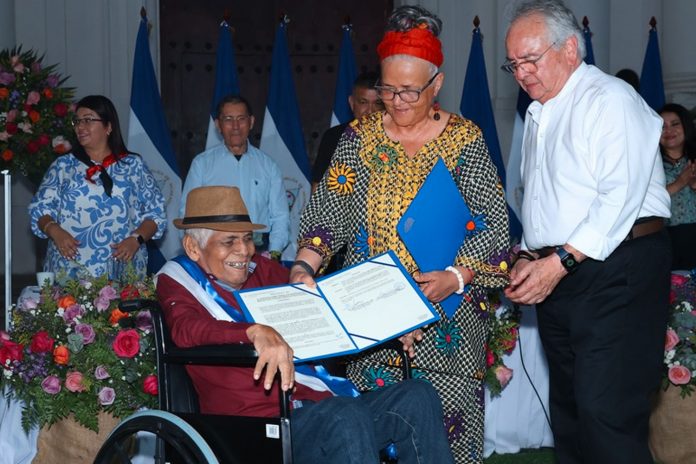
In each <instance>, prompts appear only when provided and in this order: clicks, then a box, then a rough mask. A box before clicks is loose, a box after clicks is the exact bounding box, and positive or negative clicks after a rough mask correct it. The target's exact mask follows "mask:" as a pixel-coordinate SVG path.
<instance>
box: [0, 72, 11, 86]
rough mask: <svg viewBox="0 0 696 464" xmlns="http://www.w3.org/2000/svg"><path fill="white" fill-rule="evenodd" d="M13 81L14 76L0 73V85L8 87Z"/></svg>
mask: <svg viewBox="0 0 696 464" xmlns="http://www.w3.org/2000/svg"><path fill="white" fill-rule="evenodd" d="M14 81H15V77H14V74H12V73H8V72H0V85H10V84H11V83H13V82H14Z"/></svg>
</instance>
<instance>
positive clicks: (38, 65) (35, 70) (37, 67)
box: [31, 61, 41, 74]
mask: <svg viewBox="0 0 696 464" xmlns="http://www.w3.org/2000/svg"><path fill="white" fill-rule="evenodd" d="M39 71H41V63H39V62H38V61H34V62H33V63H32V64H31V72H33V73H34V74H36V73H38V72H39Z"/></svg>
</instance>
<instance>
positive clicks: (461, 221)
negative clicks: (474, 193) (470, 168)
mask: <svg viewBox="0 0 696 464" xmlns="http://www.w3.org/2000/svg"><path fill="white" fill-rule="evenodd" d="M471 219H472V214H471V210H470V209H469V207H468V206H467V204H466V202H465V201H464V199H463V198H462V196H461V194H460V193H459V189H458V188H457V185H456V184H455V183H454V179H452V175H451V174H450V172H449V170H448V169H447V166H445V162H444V161H443V160H442V158H440V159H438V161H437V162H436V163H435V166H433V169H432V171H430V174H428V177H426V179H425V182H423V185H422V186H421V188H420V190H419V191H418V193H417V194H416V196H415V198H414V199H413V201H412V202H411V205H410V206H409V207H408V209H407V210H406V212H405V213H404V215H403V217H402V218H401V220H400V221H399V223H398V224H397V226H396V231H397V232H398V233H399V236H400V237H401V240H402V241H403V242H404V244H405V245H406V248H407V249H408V252H409V253H410V254H411V256H413V259H414V260H415V262H416V264H417V265H418V268H419V269H420V271H421V272H429V271H442V270H444V269H445V268H446V267H447V266H452V265H453V264H454V259H455V257H456V256H457V251H458V250H459V247H461V245H462V243H464V239H465V237H466V224H467V223H468V222H469V221H470V220H471ZM462 297H463V296H462V295H457V294H456V293H453V294H452V295H450V296H449V297H447V298H446V299H444V300H443V301H442V302H441V303H440V305H441V306H442V309H443V310H444V312H445V314H446V315H447V317H448V318H451V317H452V316H453V315H454V313H455V311H456V310H457V307H458V306H459V303H460V302H461V301H462Z"/></svg>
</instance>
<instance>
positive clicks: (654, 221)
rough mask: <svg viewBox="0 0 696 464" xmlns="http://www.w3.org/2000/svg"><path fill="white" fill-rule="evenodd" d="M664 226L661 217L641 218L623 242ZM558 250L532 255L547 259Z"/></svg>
mask: <svg viewBox="0 0 696 464" xmlns="http://www.w3.org/2000/svg"><path fill="white" fill-rule="evenodd" d="M664 226H665V220H664V219H663V218H661V217H655V216H650V217H645V218H640V219H638V220H637V221H636V222H635V224H633V227H631V231H630V232H629V233H628V235H627V236H626V238H625V239H623V241H624V242H627V241H629V240H633V239H636V238H640V237H645V236H646V235H650V234H654V233H656V232H659V231H661V230H662V229H663V228H664ZM559 246H560V245H559ZM557 249H558V246H547V247H544V248H539V249H538V250H532V253H536V254H538V255H539V257H540V258H546V257H547V256H551V255H552V254H554V253H555V252H556V250H557Z"/></svg>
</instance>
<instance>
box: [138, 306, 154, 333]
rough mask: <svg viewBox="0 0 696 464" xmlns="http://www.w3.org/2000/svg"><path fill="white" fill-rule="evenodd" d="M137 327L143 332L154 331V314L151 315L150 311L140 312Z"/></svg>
mask: <svg viewBox="0 0 696 464" xmlns="http://www.w3.org/2000/svg"><path fill="white" fill-rule="evenodd" d="M135 326H136V327H137V328H138V329H140V330H142V331H143V332H149V331H150V330H152V314H150V311H140V312H139V313H138V315H137V316H135Z"/></svg>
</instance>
